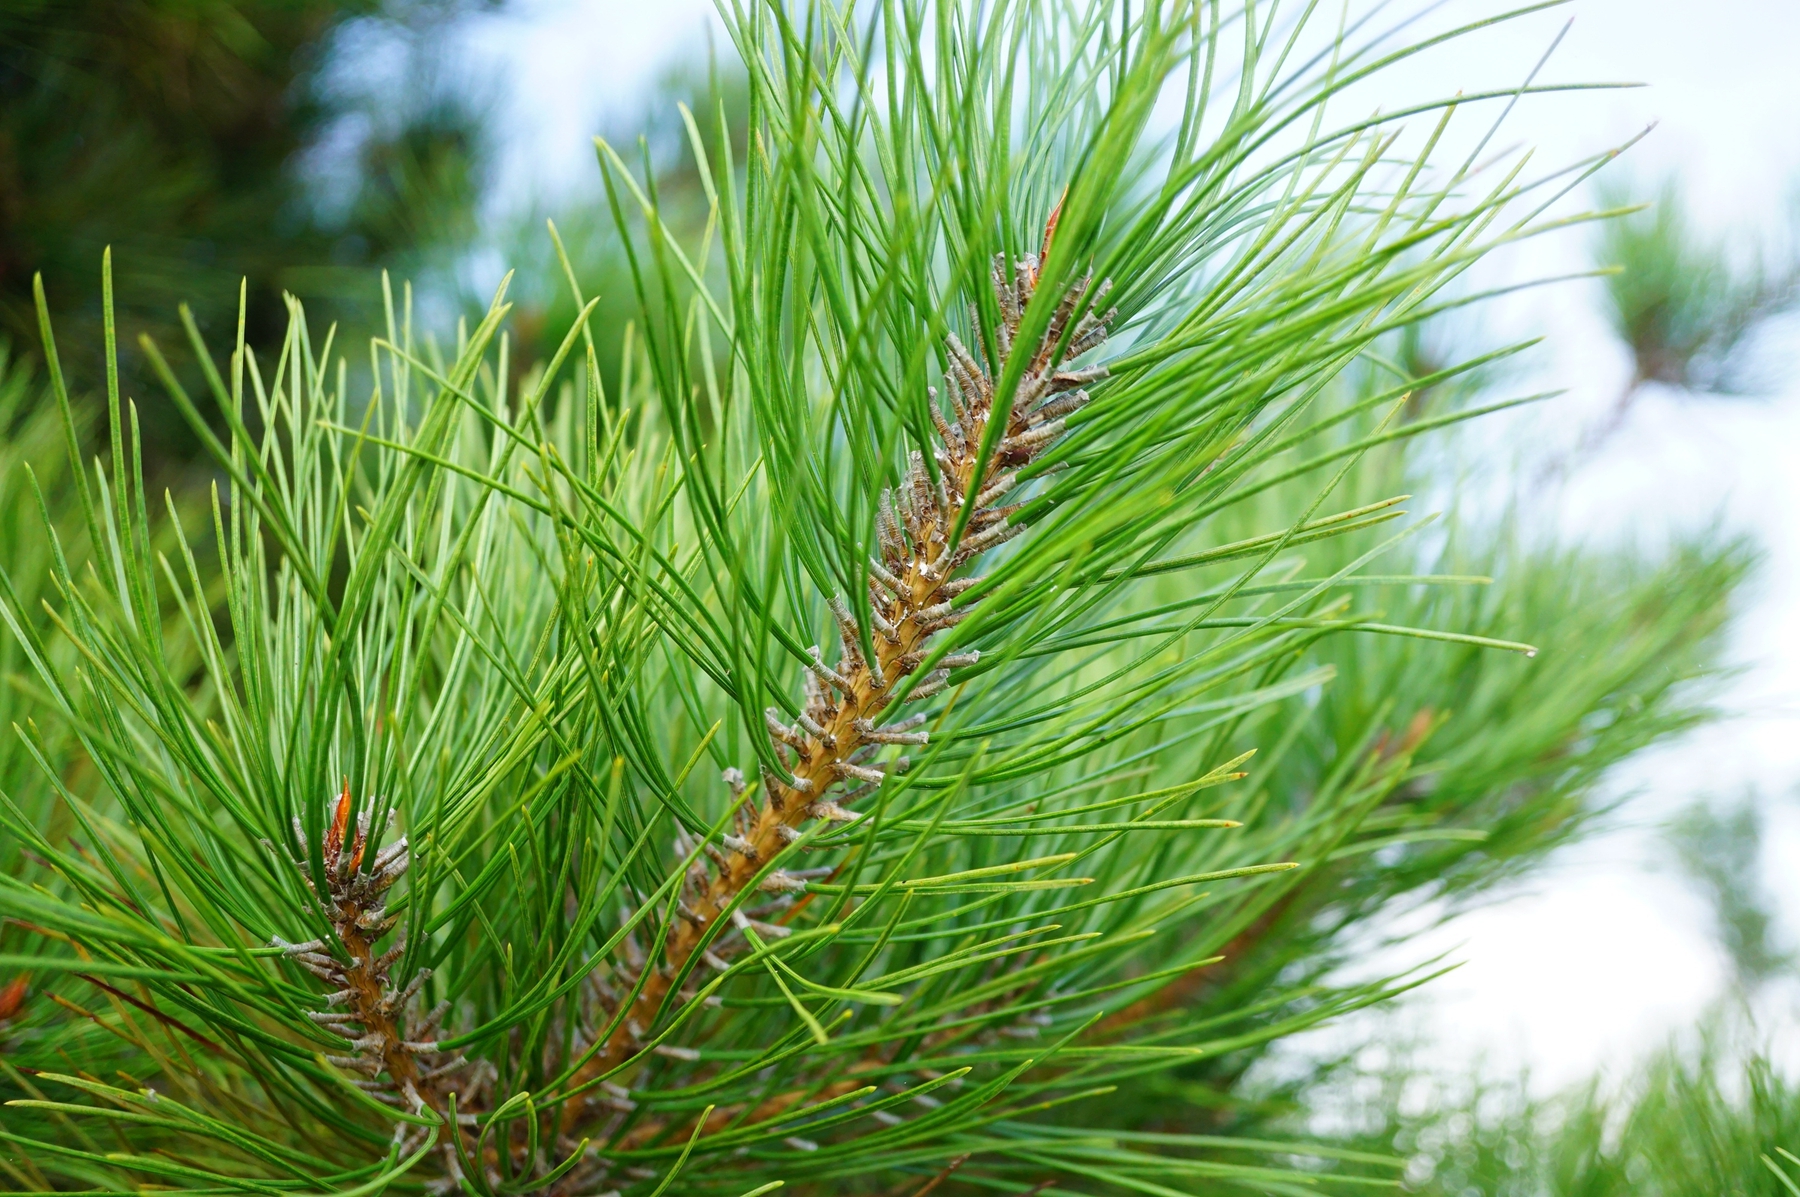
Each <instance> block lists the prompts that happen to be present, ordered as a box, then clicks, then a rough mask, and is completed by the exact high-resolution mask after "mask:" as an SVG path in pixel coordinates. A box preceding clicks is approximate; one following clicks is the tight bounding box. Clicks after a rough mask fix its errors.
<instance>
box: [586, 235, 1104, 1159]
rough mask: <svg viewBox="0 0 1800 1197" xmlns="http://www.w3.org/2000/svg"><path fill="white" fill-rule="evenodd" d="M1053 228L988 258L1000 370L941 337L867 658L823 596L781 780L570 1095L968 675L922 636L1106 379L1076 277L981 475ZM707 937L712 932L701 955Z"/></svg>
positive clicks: (893, 526) (847, 622) (783, 744)
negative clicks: (824, 609) (743, 901)
mask: <svg viewBox="0 0 1800 1197" xmlns="http://www.w3.org/2000/svg"><path fill="white" fill-rule="evenodd" d="M1055 227H1056V216H1055V214H1052V216H1051V219H1050V222H1049V224H1048V225H1047V227H1046V230H1045V236H1044V242H1043V247H1042V249H1041V251H1040V253H1039V254H1027V255H1024V256H1023V257H1021V258H1020V259H1018V260H1017V261H1016V262H1015V263H1014V266H1013V270H1012V273H1011V277H1010V278H1009V277H1008V272H1007V262H1006V255H1004V254H997V255H995V257H994V261H993V269H992V274H991V280H992V285H993V290H994V298H995V300H996V301H997V303H998V305H999V309H1000V313H1001V322H1000V324H999V325H998V326H997V328H996V329H995V341H996V345H997V347H998V349H999V351H1000V355H1001V361H1000V362H999V363H988V362H985V361H983V360H982V359H981V358H978V357H977V356H976V354H975V353H973V352H971V351H970V350H969V349H968V348H967V347H966V346H965V345H964V344H963V342H962V341H961V340H959V339H958V338H957V337H956V335H955V334H953V333H952V334H950V335H948V336H947V337H946V338H945V348H946V357H947V359H948V365H949V368H948V369H947V370H946V371H945V373H944V385H945V389H946V393H947V395H946V397H947V398H948V400H949V407H950V412H949V413H948V414H946V413H945V412H944V411H943V410H942V409H941V408H940V407H939V406H938V404H937V392H936V390H935V388H934V389H933V390H932V392H931V398H932V403H931V414H932V419H933V423H934V425H935V427H936V430H937V440H938V444H937V448H936V452H935V456H936V461H935V465H936V466H937V470H936V472H935V474H934V473H933V472H932V471H930V470H928V469H927V468H926V464H925V461H924V459H923V456H922V455H921V454H919V453H917V452H915V453H914V454H913V455H912V460H911V461H910V463H909V464H908V468H907V472H906V477H905V481H904V482H903V483H902V485H900V486H899V487H896V488H890V489H888V490H886V491H884V492H883V493H882V495H881V500H880V505H879V510H878V514H877V531H878V535H879V546H880V553H879V556H878V557H877V558H876V559H874V560H872V561H871V562H870V563H869V573H870V584H869V593H868V601H867V603H866V605H865V606H864V609H863V614H864V615H865V616H866V617H867V621H868V624H869V626H870V628H871V631H872V633H873V637H872V639H873V647H874V654H873V656H872V657H871V656H869V655H868V654H866V653H865V652H864V650H863V645H862V638H861V631H860V628H859V626H858V622H857V620H856V618H855V616H854V615H853V614H852V613H851V610H850V607H849V605H848V603H846V602H845V601H844V600H843V599H841V598H833V599H832V601H831V608H832V614H833V616H834V618H835V619H836V622H837V626H838V639H839V651H838V659H837V662H836V663H835V664H830V665H828V664H826V662H825V661H824V659H823V656H822V654H821V653H820V651H819V650H818V648H817V647H815V648H814V649H813V650H812V656H813V660H812V663H811V665H810V666H809V668H808V672H807V677H806V681H807V687H806V690H807V699H806V704H805V707H804V709H803V710H802V712H801V714H800V716H799V718H798V719H797V720H796V721H795V722H794V723H793V724H791V725H790V724H787V723H785V722H784V721H783V720H782V719H781V717H780V716H779V714H777V713H776V712H775V710H774V709H773V708H771V709H770V710H769V711H768V712H767V713H766V720H767V723H768V732H769V736H770V739H771V740H772V742H773V743H774V747H775V752H776V755H777V758H778V759H780V760H781V761H782V763H783V764H784V765H786V766H787V767H788V768H789V769H790V771H791V777H790V778H781V777H777V776H775V775H774V774H772V773H769V772H767V771H765V774H764V782H765V790H764V796H763V798H762V800H761V801H760V803H758V804H757V805H756V807H755V811H754V814H753V815H751V816H750V817H748V818H747V819H745V820H744V821H743V823H742V824H741V826H740V833H739V834H738V835H734V836H729V837H726V847H727V849H729V850H728V851H723V852H720V851H716V850H714V851H713V852H712V853H710V854H709V855H710V859H711V861H712V863H713V866H714V867H713V869H712V870H711V871H705V870H700V869H696V870H693V871H691V872H690V874H689V876H688V878H687V881H686V884H685V886H684V890H683V894H682V904H681V908H680V909H681V917H680V918H678V919H677V921H676V923H675V925H674V926H673V927H672V928H671V929H670V931H669V935H668V938H667V943H666V946H665V948H664V950H663V959H662V960H661V962H660V963H659V964H658V966H656V967H653V968H651V969H650V972H649V975H648V976H646V977H643V978H642V982H643V983H642V984H641V986H638V987H637V989H638V993H637V996H636V998H635V999H633V1002H632V1009H631V1011H630V1012H629V1014H628V1015H627V1016H626V1017H625V1018H622V1019H618V1020H617V1022H618V1025H617V1028H616V1029H615V1030H614V1031H613V1032H612V1033H611V1035H610V1036H609V1037H608V1038H607V1040H606V1042H605V1044H604V1045H603V1046H602V1047H601V1049H600V1050H598V1051H596V1052H595V1053H594V1054H593V1056H592V1057H590V1059H589V1060H588V1061H587V1063H586V1064H584V1065H583V1066H582V1067H581V1068H580V1069H579V1070H578V1071H577V1073H576V1075H575V1077H574V1079H573V1082H572V1084H573V1085H574V1086H575V1087H577V1088H586V1087H589V1086H590V1085H591V1082H593V1081H594V1080H595V1079H596V1078H599V1077H603V1076H606V1075H608V1074H610V1073H612V1072H613V1071H615V1070H616V1069H618V1068H620V1067H621V1066H623V1065H624V1064H626V1063H627V1062H628V1061H630V1060H631V1059H632V1058H633V1057H634V1056H636V1055H637V1054H639V1052H641V1051H642V1050H643V1044H644V1042H645V1039H646V1033H645V1032H646V1029H647V1028H648V1027H650V1026H651V1025H652V1024H653V1023H654V1021H655V1018H656V1016H657V1014H658V1012H659V1011H660V1010H661V1009H662V1008H663V1005H664V1002H665V1001H666V1000H667V999H668V997H669V990H670V986H671V985H672V984H673V983H674V978H675V977H676V976H678V975H679V974H680V973H681V972H682V970H683V968H684V966H685V965H686V964H687V962H688V960H689V959H690V958H691V957H692V956H693V954H694V953H695V951H697V950H700V949H701V946H702V944H703V943H707V944H708V946H707V948H706V950H707V951H708V952H709V953H711V954H713V959H715V960H717V959H720V957H719V956H718V953H720V952H721V951H723V950H726V949H725V944H724V941H725V940H726V938H727V937H728V936H730V935H732V934H734V933H741V932H742V931H743V930H744V927H745V926H746V925H748V924H749V923H750V920H748V919H746V918H745V917H744V916H743V915H742V913H741V912H736V911H734V919H733V921H734V922H735V923H736V924H737V926H736V927H734V928H733V930H731V931H726V932H722V933H718V932H712V929H713V928H714V926H715V924H716V923H717V921H718V920H719V919H720V918H721V917H722V916H724V914H725V912H726V911H727V910H731V909H732V908H733V905H734V903H735V902H736V901H737V899H738V897H739V895H741V894H742V893H743V892H744V890H745V889H746V888H748V887H749V885H750V884H751V882H752V881H753V880H754V879H755V878H756V875H757V874H758V873H759V872H761V871H762V869H763V867H764V865H765V864H766V863H767V862H768V861H770V860H772V859H774V858H775V857H776V856H777V855H779V854H780V852H781V851H782V849H783V848H785V847H786V846H787V845H788V844H789V843H791V842H793V841H794V840H795V839H798V838H799V828H800V827H801V825H803V824H804V823H806V822H807V821H808V820H812V819H825V820H832V821H848V820H853V819H855V818H856V817H858V816H857V815H856V813H855V812H853V811H850V810H848V809H846V808H845V807H844V806H843V805H842V804H841V802H840V801H837V800H834V794H833V791H834V789H836V790H837V791H839V792H840V793H841V792H842V789H843V785H844V783H846V782H850V783H855V784H859V785H862V784H866V785H868V786H877V785H879V784H880V783H881V782H882V780H883V779H884V778H885V777H886V776H887V775H888V774H889V773H897V772H903V771H904V770H905V769H906V765H907V758H906V757H905V756H900V757H897V758H894V759H891V760H886V761H875V762H872V763H871V762H869V761H868V760H867V759H866V758H867V757H869V756H870V755H871V754H872V752H874V751H880V750H881V749H884V748H886V747H888V746H890V745H896V744H906V745H924V744H925V743H927V741H928V733H926V732H924V731H917V730H913V729H914V728H916V727H917V726H918V725H919V724H920V723H922V722H923V719H922V717H914V718H911V719H904V720H896V721H893V722H888V720H889V719H890V717H891V716H893V715H894V714H895V712H896V708H897V707H898V706H901V705H904V703H907V702H912V701H919V700H923V699H926V698H929V697H931V696H932V695H934V694H936V693H938V692H939V691H941V690H942V689H943V688H944V687H945V686H946V685H947V684H949V682H950V680H951V675H952V673H953V671H954V670H956V669H957V668H960V667H966V666H968V665H972V664H974V663H975V661H976V659H977V654H975V653H973V652H971V653H967V654H955V655H947V656H945V657H944V658H943V659H942V662H941V664H940V666H939V667H938V668H936V669H934V670H932V671H931V672H929V673H926V674H924V675H922V676H921V675H920V673H919V670H920V667H921V666H922V664H923V662H924V659H925V657H926V655H927V650H928V646H929V644H930V641H931V640H932V638H933V637H934V636H936V635H938V634H939V633H941V632H945V631H948V630H949V629H950V628H952V627H954V626H955V625H956V624H958V623H959V622H961V621H962V620H963V619H964V618H966V617H967V616H968V614H969V612H970V609H971V608H972V607H973V606H974V604H975V602H977V601H979V600H978V599H977V600H971V601H969V602H965V603H963V604H962V605H960V606H958V605H957V604H955V602H954V601H953V600H954V599H955V598H956V596H957V595H959V594H961V593H963V592H964V591H965V590H966V589H967V588H968V586H969V585H970V584H971V582H970V580H969V579H967V578H963V577H959V576H958V575H959V572H960V571H962V570H963V569H964V568H965V567H966V566H967V565H968V564H969V563H970V562H971V561H972V560H973V559H974V558H976V557H978V556H979V555H981V554H982V553H984V552H986V551H987V550H989V549H992V548H996V547H998V546H999V545H1001V544H1004V543H1006V542H1007V541H1009V540H1011V539H1013V538H1014V537H1016V536H1018V535H1019V534H1021V533H1022V532H1024V531H1025V525H1024V524H1023V523H1014V522H1013V517H1014V515H1015V514H1016V512H1017V508H1016V507H1014V506H1009V505H1007V504H1006V502H1005V500H1006V499H1007V497H1008V496H1009V495H1011V494H1012V493H1013V492H1014V491H1015V490H1016V489H1017V488H1018V485H1019V482H1018V471H1019V470H1020V469H1022V468H1023V467H1025V466H1027V465H1029V464H1030V463H1031V462H1033V461H1035V460H1037V459H1038V458H1040V457H1041V456H1043V454H1044V453H1045V452H1047V451H1048V450H1049V449H1050V448H1051V447H1052V446H1054V445H1055V444H1056V443H1057V442H1058V441H1059V440H1060V439H1061V438H1062V436H1063V435H1064V433H1065V431H1066V428H1067V425H1066V419H1067V417H1068V416H1070V415H1073V414H1074V413H1075V412H1077V411H1079V410H1080V409H1081V408H1082V407H1083V406H1084V405H1085V404H1086V403H1087V402H1088V398H1089V396H1088V392H1087V391H1086V390H1085V389H1084V388H1085V386H1086V385H1087V384H1089V383H1092V382H1095V381H1098V380H1099V379H1102V378H1104V377H1106V369H1105V367H1103V366H1095V367H1089V368H1086V369H1079V370H1069V369H1065V368H1064V367H1066V366H1067V365H1068V363H1069V362H1071V361H1072V360H1073V359H1075V358H1077V357H1080V356H1082V355H1083V354H1085V353H1088V352H1090V351H1092V350H1093V349H1095V348H1097V347H1099V345H1100V344H1101V343H1102V342H1103V341H1104V340H1105V339H1106V335H1107V328H1108V324H1109V323H1110V321H1111V320H1112V319H1113V317H1114V315H1115V314H1116V309H1114V310H1109V311H1107V312H1105V313H1100V312H1098V311H1095V310H1094V306H1095V305H1096V304H1098V302H1099V301H1101V300H1102V299H1104V298H1105V295H1106V292H1107V291H1108V290H1109V289H1110V284H1109V283H1108V282H1102V283H1101V284H1100V285H1099V286H1098V287H1096V288H1093V295H1092V297H1091V300H1090V297H1089V295H1088V291H1089V284H1090V282H1091V277H1083V278H1082V279H1081V280H1079V281H1078V282H1076V283H1075V284H1074V285H1073V286H1071V287H1070V288H1069V289H1068V291H1067V292H1066V293H1064V294H1063V295H1062V296H1061V297H1060V300H1059V301H1058V303H1057V307H1056V311H1055V314H1054V316H1053V317H1052V319H1051V320H1050V323H1049V327H1048V328H1047V329H1046V330H1045V332H1044V335H1043V337H1042V338H1041V339H1040V340H1039V342H1038V343H1037V345H1036V346H1034V347H1033V348H1032V349H1031V350H1030V352H1031V361H1030V363H1029V365H1028V367H1027V369H1026V370H1025V373H1024V376H1023V378H1022V379H1021V381H1020V383H1019V387H1018V392H1017V394H1016V396H1015V398H1014V402H1013V404H1012V408H1011V412H1010V414H1009V416H1008V420H1007V426H1006V429H1005V433H1004V435H1003V436H1002V437H1001V439H1000V441H999V448H998V451H997V452H995V453H994V454H993V455H992V457H991V459H990V460H989V461H987V462H986V463H985V464H984V463H982V462H981V461H980V450H979V446H980V445H981V443H982V440H983V436H984V434H985V432H986V430H987V427H988V421H989V420H990V419H991V418H992V416H993V412H994V400H995V380H996V379H997V377H998V376H999V374H1000V372H1001V370H1002V369H1003V368H1004V366H1005V363H1006V358H1007V356H1008V355H1010V354H1011V353H1012V352H1016V351H1017V346H1016V345H1015V340H1016V334H1017V332H1018V330H1019V326H1020V323H1021V321H1022V320H1023V318H1024V314H1025V310H1026V307H1027V305H1029V304H1030V303H1031V302H1032V301H1033V297H1034V295H1035V292H1036V288H1037V283H1038V278H1039V269H1040V264H1041V262H1042V260H1043V254H1046V253H1048V252H1049V248H1050V242H1051V239H1052V237H1053V235H1054V233H1055ZM1071 323H1072V324H1073V327H1071ZM1065 334H1067V336H1066V338H1065ZM971 501H972V503H973V510H972V512H971V514H970V518H969V521H968V526H967V530H966V532H965V534H964V535H963V537H962V540H961V543H959V544H957V545H955V546H952V545H951V544H950V535H951V530H952V528H953V527H954V525H955V523H956V520H957V517H958V515H959V513H960V511H961V509H962V507H963V505H964V504H966V503H970V502H971ZM903 688H904V690H905V694H904V697H903V698H902V699H901V700H900V701H898V702H897V701H896V695H897V694H898V693H899V692H901V691H902V689H903ZM726 781H727V784H728V785H730V786H731V787H732V788H733V790H734V791H736V792H737V793H739V794H741V793H742V792H743V789H744V788H745V786H744V781H743V778H742V776H741V775H739V774H738V773H737V771H736V770H729V771H727V775H726ZM850 800H851V799H850V798H848V797H846V798H843V799H842V801H850ZM707 847H708V848H711V845H707ZM805 884H806V883H805V880H804V879H803V878H800V877H797V876H795V875H793V874H791V873H788V872H786V871H784V870H776V871H773V872H771V873H769V874H767V875H766V876H765V877H764V878H763V879H762V882H761V885H762V888H764V889H766V890H770V891H773V892H777V893H799V892H802V891H804V889H805ZM771 930H773V931H774V933H776V934H784V933H785V931H783V930H780V929H771ZM709 932H712V933H713V935H714V937H713V938H712V939H711V941H710V943H708V936H709ZM587 1100H588V1098H587V1097H586V1096H585V1095H584V1096H583V1097H582V1098H579V1099H573V1100H571V1101H570V1102H569V1103H568V1104H567V1105H565V1107H564V1111H563V1127H564V1130H565V1131H566V1130H567V1129H569V1128H570V1127H571V1126H572V1125H574V1124H575V1123H576V1122H578V1121H579V1119H580V1117H581V1115H582V1113H583V1111H584V1108H585V1105H586V1102H587Z"/></svg>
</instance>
